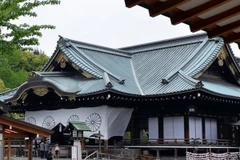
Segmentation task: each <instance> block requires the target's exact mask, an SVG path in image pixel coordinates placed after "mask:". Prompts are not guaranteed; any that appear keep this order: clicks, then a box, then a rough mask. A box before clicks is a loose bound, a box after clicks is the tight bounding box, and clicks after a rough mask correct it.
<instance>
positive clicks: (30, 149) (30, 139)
mask: <svg viewBox="0 0 240 160" xmlns="http://www.w3.org/2000/svg"><path fill="white" fill-rule="evenodd" d="M32 151H33V136H32V135H30V136H29V140H28V160H32Z"/></svg>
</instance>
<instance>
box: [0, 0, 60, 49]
mask: <svg viewBox="0 0 240 160" xmlns="http://www.w3.org/2000/svg"><path fill="white" fill-rule="evenodd" d="M59 3H60V0H0V52H1V53H4V52H9V51H10V50H12V49H15V48H21V49H23V48H24V49H31V47H30V46H32V45H38V44H39V41H38V38H39V37H41V36H42V33H41V29H53V28H54V26H52V25H29V24H26V23H22V24H15V23H13V21H14V20H17V19H18V18H20V17H25V16H30V17H37V14H36V12H34V9H35V8H37V7H40V6H45V5H56V4H59Z"/></svg>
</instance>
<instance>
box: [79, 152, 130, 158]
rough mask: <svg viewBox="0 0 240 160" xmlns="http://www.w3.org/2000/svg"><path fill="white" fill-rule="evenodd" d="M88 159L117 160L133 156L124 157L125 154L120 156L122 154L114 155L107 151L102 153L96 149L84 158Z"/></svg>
mask: <svg viewBox="0 0 240 160" xmlns="http://www.w3.org/2000/svg"><path fill="white" fill-rule="evenodd" d="M88 159H94V160H95V159H96V160H98V159H101V160H102V159H116V160H120V159H122V160H123V159H124V160H132V157H124V156H120V155H112V154H106V153H100V152H99V151H98V150H96V151H94V152H93V153H91V154H90V155H88V156H87V157H85V158H84V160H88Z"/></svg>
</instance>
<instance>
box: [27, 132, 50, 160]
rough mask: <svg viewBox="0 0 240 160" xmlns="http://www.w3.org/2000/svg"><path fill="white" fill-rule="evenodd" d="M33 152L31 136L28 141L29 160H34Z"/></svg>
mask: <svg viewBox="0 0 240 160" xmlns="http://www.w3.org/2000/svg"><path fill="white" fill-rule="evenodd" d="M32 151H33V137H32V136H31V135H30V136H29V141H28V160H32ZM44 154H45V153H44ZM45 158H46V157H45Z"/></svg>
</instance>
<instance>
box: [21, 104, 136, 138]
mask: <svg viewBox="0 0 240 160" xmlns="http://www.w3.org/2000/svg"><path fill="white" fill-rule="evenodd" d="M132 112H133V109H129V108H114V107H109V106H99V107H86V108H76V109H59V110H41V111H26V113H25V121H26V122H28V123H32V124H35V125H38V126H41V127H44V128H47V129H52V128H54V127H55V126H56V125H58V124H59V123H62V124H63V125H64V126H67V124H68V122H69V121H80V122H85V123H86V124H87V125H88V126H89V127H90V129H91V132H84V135H83V136H84V137H90V136H91V135H92V134H94V133H98V132H99V131H100V132H101V134H102V135H103V136H104V137H102V139H109V138H111V137H113V136H123V135H124V133H125V130H126V128H127V126H128V123H129V121H130V118H131V115H132Z"/></svg>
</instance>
